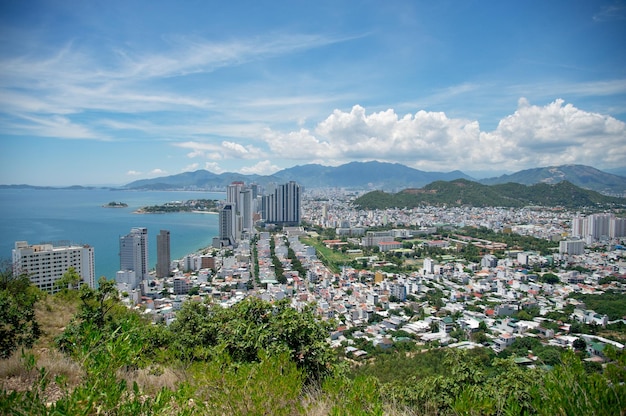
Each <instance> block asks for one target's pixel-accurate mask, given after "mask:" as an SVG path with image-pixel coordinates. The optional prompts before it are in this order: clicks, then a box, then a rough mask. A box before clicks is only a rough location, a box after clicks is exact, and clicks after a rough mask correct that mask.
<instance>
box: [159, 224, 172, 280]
mask: <svg viewBox="0 0 626 416" xmlns="http://www.w3.org/2000/svg"><path fill="white" fill-rule="evenodd" d="M156 240H157V263H156V277H159V278H162V277H168V276H169V275H170V263H171V262H172V259H171V255H170V232H169V231H167V230H161V231H160V232H159V234H158V235H157V238H156Z"/></svg>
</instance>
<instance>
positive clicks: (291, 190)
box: [262, 181, 300, 225]
mask: <svg viewBox="0 0 626 416" xmlns="http://www.w3.org/2000/svg"><path fill="white" fill-rule="evenodd" d="M262 206H263V210H264V215H265V221H266V222H268V223H271V224H281V225H300V185H298V184H297V183H296V182H294V181H291V182H289V183H286V184H282V185H278V186H277V187H276V189H274V193H272V194H269V195H266V196H264V197H263V202H262Z"/></svg>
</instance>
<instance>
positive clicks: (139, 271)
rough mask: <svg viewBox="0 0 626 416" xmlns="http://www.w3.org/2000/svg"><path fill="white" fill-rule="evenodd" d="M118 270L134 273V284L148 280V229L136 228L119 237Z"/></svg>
mask: <svg viewBox="0 0 626 416" xmlns="http://www.w3.org/2000/svg"><path fill="white" fill-rule="evenodd" d="M120 270H121V271H133V272H135V279H136V281H135V284H134V285H133V286H135V287H136V286H138V285H139V282H141V281H142V280H144V279H148V229H147V228H143V227H136V228H132V229H131V230H130V233H129V234H127V235H125V236H122V237H120Z"/></svg>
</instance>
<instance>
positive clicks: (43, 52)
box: [0, 1, 626, 186]
mask: <svg viewBox="0 0 626 416" xmlns="http://www.w3.org/2000/svg"><path fill="white" fill-rule="evenodd" d="M1 7H2V11H3V13H0V22H2V29H0V33H1V34H2V37H3V39H4V42H3V46H2V47H1V48H0V74H2V76H1V77H0V85H1V87H0V88H1V89H2V94H0V126H1V127H0V131H1V135H2V136H1V143H2V147H1V148H0V149H1V150H2V152H0V154H1V155H2V156H1V159H0V161H1V162H2V163H1V165H2V170H0V183H2V184H17V183H28V184H31V185H49V186H64V185H75V184H78V185H123V184H126V183H130V182H132V181H134V180H137V179H146V178H153V177H159V176H168V175H174V174H177V173H181V172H185V171H193V170H198V169H206V170H209V171H211V172H214V173H222V172H239V173H243V174H253V173H256V174H262V175H268V174H272V173H275V172H277V171H279V170H281V169H284V168H288V167H292V166H295V165H305V164H309V163H320V164H324V165H333V166H336V165H341V164H344V163H347V162H350V161H369V160H379V161H383V162H397V163H401V164H404V165H406V166H409V167H413V168H416V169H420V170H425V171H451V170H456V169H458V170H462V171H463V172H465V173H467V174H469V175H473V176H476V177H480V176H481V174H482V173H485V172H492V173H493V175H484V176H496V175H498V174H501V173H510V172H514V171H518V170H522V169H527V168H534V167H542V166H553V165H561V164H583V165H588V166H593V167H595V168H598V169H604V170H611V169H618V168H623V167H625V166H626V123H625V120H626V56H625V55H624V54H623V53H622V52H623V46H622V45H621V41H620V39H624V38H626V25H624V22H625V20H626V3H624V2H623V1H599V2H569V1H568V2H566V1H555V2H549V3H545V2H540V1H531V2H523V3H501V2H464V3H458V2H449V1H444V2H437V3H436V4H431V3H430V2H425V1H417V2H412V1H399V2H393V3H391V4H381V3H378V2H376V3H375V2H353V1H348V2H341V3H336V2H315V3H292V2H272V3H271V4H269V5H268V4H258V3H256V2H241V1H237V2H232V3H228V4H222V3H220V4H219V5H217V4H214V3H211V2H207V3H199V4H194V5H193V6H192V5H190V4H187V3H184V4H177V3H174V2H161V3H158V4H154V3H152V2H150V3H148V2H146V1H136V2H120V1H111V2H106V3H103V4H96V3H83V4H80V3H79V4H65V3H63V2H54V1H36V2H29V3H28V4H22V3H19V2H17V3H8V4H3V5H2V6H1Z"/></svg>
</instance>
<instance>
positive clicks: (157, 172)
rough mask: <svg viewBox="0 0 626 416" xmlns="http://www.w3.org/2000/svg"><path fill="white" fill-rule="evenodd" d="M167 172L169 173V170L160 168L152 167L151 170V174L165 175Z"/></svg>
mask: <svg viewBox="0 0 626 416" xmlns="http://www.w3.org/2000/svg"><path fill="white" fill-rule="evenodd" d="M166 173H167V171H166V170H163V169H159V168H156V169H152V170H151V171H150V175H165V174H166Z"/></svg>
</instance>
